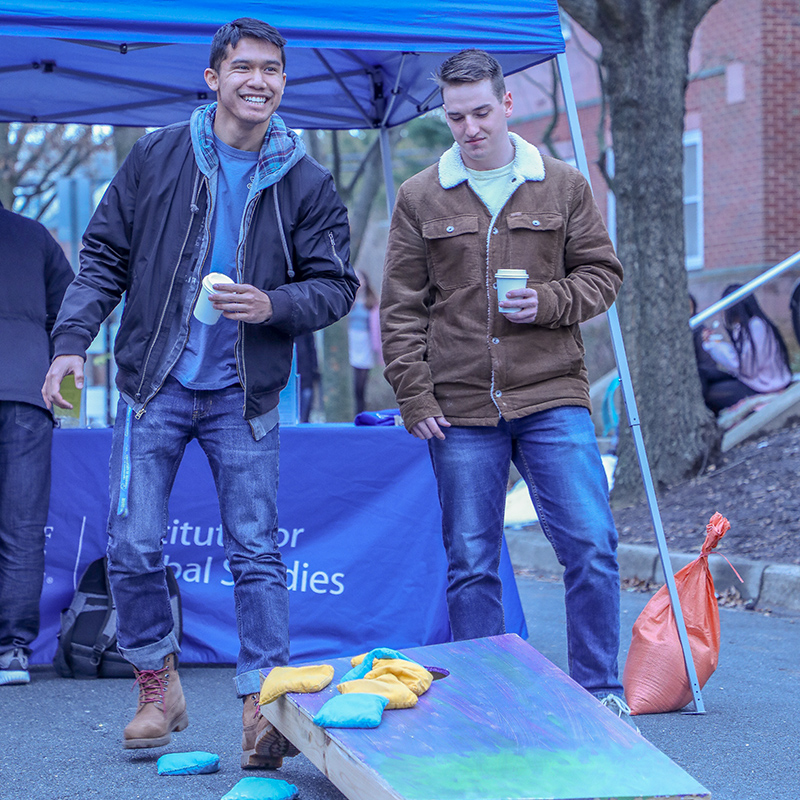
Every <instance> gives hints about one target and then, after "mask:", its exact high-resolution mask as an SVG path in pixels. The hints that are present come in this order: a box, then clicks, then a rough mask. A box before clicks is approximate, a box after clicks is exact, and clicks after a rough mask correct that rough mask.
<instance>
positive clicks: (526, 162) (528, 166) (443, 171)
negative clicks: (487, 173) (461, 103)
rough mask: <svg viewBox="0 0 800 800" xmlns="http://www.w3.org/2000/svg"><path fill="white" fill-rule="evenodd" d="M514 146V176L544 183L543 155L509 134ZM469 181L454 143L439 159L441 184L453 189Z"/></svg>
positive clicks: (520, 138) (459, 151)
mask: <svg viewBox="0 0 800 800" xmlns="http://www.w3.org/2000/svg"><path fill="white" fill-rule="evenodd" d="M508 137H509V138H510V139H511V143H512V144H513V145H514V161H513V162H512V171H513V174H514V175H515V176H516V177H517V178H518V179H520V180H522V181H543V180H544V161H543V160H542V155H541V153H540V152H539V151H538V149H537V148H536V147H534V146H533V145H532V144H530V142H526V141H525V140H524V139H523V138H522V137H521V136H517V134H516V133H512V132H511V131H509V132H508ZM467 180H469V173H468V172H467V168H466V167H465V166H464V161H463V160H462V158H461V147H460V146H459V145H458V144H457V143H454V144H453V146H452V147H451V148H450V149H449V150H446V151H445V152H444V153H443V154H442V157H441V158H440V159H439V183H440V184H441V186H442V188H443V189H452V188H453V187H455V186H458V184H459V183H464V181H467Z"/></svg>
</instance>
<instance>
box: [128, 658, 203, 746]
mask: <svg viewBox="0 0 800 800" xmlns="http://www.w3.org/2000/svg"><path fill="white" fill-rule="evenodd" d="M134 672H135V673H136V683H138V684H139V706H138V708H137V709H136V715H135V716H134V718H133V719H132V720H131V721H130V722H129V723H128V727H127V728H125V732H124V733H123V734H122V743H123V746H124V747H125V748H126V749H129V750H131V749H137V748H142V747H161V746H162V745H165V744H169V741H170V739H171V738H172V737H171V734H172V731H182V730H183V729H184V728H185V727H186V726H187V725H188V724H189V716H188V714H187V713H186V700H184V697H183V689H182V688H181V679H180V678H179V677H178V671H177V669H176V659H175V654H174V653H170V655H168V656H167V657H166V658H165V659H164V666H163V667H161V669H155V670H153V669H136V668H134Z"/></svg>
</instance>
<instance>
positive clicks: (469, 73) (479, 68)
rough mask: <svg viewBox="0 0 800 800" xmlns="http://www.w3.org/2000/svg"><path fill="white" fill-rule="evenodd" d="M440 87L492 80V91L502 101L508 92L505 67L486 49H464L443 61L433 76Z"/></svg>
mask: <svg viewBox="0 0 800 800" xmlns="http://www.w3.org/2000/svg"><path fill="white" fill-rule="evenodd" d="M433 79H434V80H435V81H436V83H437V85H438V86H439V88H440V89H444V88H445V87H446V86H454V85H459V84H463V83H478V81H486V80H488V81H491V83H492V92H494V95H495V97H496V98H497V99H498V100H500V101H501V102H502V100H503V97H504V96H505V93H506V82H505V80H503V68H502V67H501V66H500V64H499V63H498V62H497V59H496V58H494V57H493V56H490V55H489V54H488V53H487V52H486V51H485V50H476V49H475V48H471V49H469V50H462V51H461V52H460V53H456V54H455V55H454V56H450V58H448V59H446V60H445V61H444V62H442V65H441V66H440V67H439V69H438V70H437V71H436V73H435V74H434V76H433Z"/></svg>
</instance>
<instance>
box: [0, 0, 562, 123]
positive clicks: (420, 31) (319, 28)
mask: <svg viewBox="0 0 800 800" xmlns="http://www.w3.org/2000/svg"><path fill="white" fill-rule="evenodd" d="M401 6H402V7H395V6H390V5H388V4H387V5H386V6H385V7H381V5H380V4H376V3H374V2H372V0H351V2H348V3H347V4H341V3H331V2H328V1H327V0H299V2H295V3H292V4H287V7H284V8H283V9H278V8H275V7H274V5H272V4H265V3H264V2H263V0H243V1H242V0H239V1H238V2H235V3H233V4H221V3H218V2H212V0H193V1H192V2H188V1H187V0H172V1H171V2H170V1H169V0H167V1H165V0H142V1H141V2H136V3H132V2H124V3H116V4H108V3H104V2H98V1H97V0H89V1H88V2H69V3H64V2H59V0H21V2H17V3H15V4H14V5H13V10H2V11H0V73H2V74H3V89H2V95H1V96H0V121H9V120H13V121H23V122H82V123H97V124H103V123H105V124H108V125H139V126H158V125H165V124H169V123H171V122H177V121H179V120H182V119H186V118H187V117H188V116H189V114H190V113H191V111H192V109H193V108H194V107H195V106H197V105H200V104H201V103H203V102H207V101H208V99H209V92H208V87H207V86H206V85H205V82H204V81H203V70H204V69H205V67H206V66H207V65H208V45H209V42H210V40H211V37H212V35H213V34H214V31H215V30H216V29H217V28H218V27H219V26H220V25H222V24H223V23H225V22H227V21H229V20H231V19H233V18H235V17H237V16H252V17H258V18H265V19H268V20H269V21H270V22H271V23H272V24H274V25H275V26H276V27H277V28H278V29H279V30H280V31H281V32H282V33H283V34H284V36H285V37H286V38H287V39H288V42H289V45H288V48H287V60H288V66H287V74H288V82H287V87H286V94H285V97H284V100H283V103H282V105H281V111H280V113H281V116H282V117H283V118H284V119H285V121H286V122H287V124H289V125H290V126H292V127H295V128H324V129H337V128H338V129H349V128H380V127H387V126H388V127H391V126H393V125H399V124H401V123H403V122H407V121H408V120H410V119H412V118H413V117H416V116H418V115H419V114H422V113H424V112H425V111H428V110H429V109H430V108H433V107H435V106H437V105H438V104H439V102H440V101H439V98H438V92H437V91H435V90H436V87H435V84H434V83H433V82H432V81H431V80H430V76H431V73H432V71H433V70H434V68H435V67H436V65H438V64H439V63H440V62H441V60H442V54H443V53H447V52H456V51H458V50H460V49H461V48H462V47H463V46H464V45H465V43H472V44H475V45H476V46H479V47H483V48H485V49H487V50H490V51H491V52H492V53H493V54H494V55H495V56H496V57H497V58H498V59H499V60H500V61H501V63H502V65H503V69H504V71H506V72H507V73H511V72H517V71H519V70H522V69H525V68H526V67H529V66H531V65H533V64H538V63H540V62H541V61H545V60H547V59H549V58H552V57H553V56H554V55H555V54H556V53H559V52H563V50H564V40H563V37H562V35H561V27H560V24H559V20H558V12H557V8H556V2H555V0H534V1H533V2H529V3H528V4H527V7H526V8H525V10H524V12H523V11H521V10H519V6H517V5H516V4H513V3H511V2H499V3H498V2H494V3H492V2H490V3H480V4H478V3H472V4H465V3H459V2H455V1H454V0H406V1H405V2H403V3H402V4H401ZM212 99H213V98H212Z"/></svg>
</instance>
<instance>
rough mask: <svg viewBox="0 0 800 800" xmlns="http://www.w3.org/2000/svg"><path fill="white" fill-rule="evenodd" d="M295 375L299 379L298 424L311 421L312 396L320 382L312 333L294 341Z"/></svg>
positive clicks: (315, 346)
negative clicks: (295, 356) (295, 355)
mask: <svg viewBox="0 0 800 800" xmlns="http://www.w3.org/2000/svg"><path fill="white" fill-rule="evenodd" d="M294 347H295V353H296V354H297V374H298V375H299V377H300V422H309V421H310V420H311V411H312V410H313V408H314V394H315V391H316V387H317V386H318V385H319V382H320V374H319V362H318V360H317V345H316V342H315V341H314V334H313V333H304V334H302V336H298V337H297V338H296V339H295V340H294Z"/></svg>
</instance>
